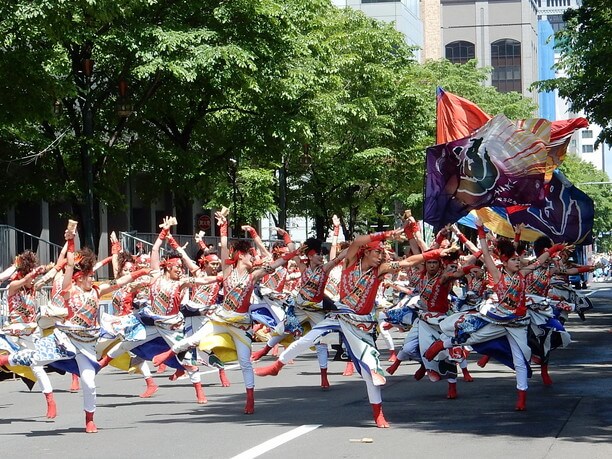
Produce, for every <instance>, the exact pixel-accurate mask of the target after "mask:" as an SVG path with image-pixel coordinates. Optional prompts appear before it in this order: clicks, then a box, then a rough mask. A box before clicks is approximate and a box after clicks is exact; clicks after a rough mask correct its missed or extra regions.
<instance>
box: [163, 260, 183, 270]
mask: <svg viewBox="0 0 612 459" xmlns="http://www.w3.org/2000/svg"><path fill="white" fill-rule="evenodd" d="M182 264H183V262H182V260H181V259H180V258H167V259H165V260H163V261H162V262H161V263H160V265H161V267H162V268H171V267H173V266H181V265H182Z"/></svg>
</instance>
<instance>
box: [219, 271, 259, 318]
mask: <svg viewBox="0 0 612 459" xmlns="http://www.w3.org/2000/svg"><path fill="white" fill-rule="evenodd" d="M254 287H255V284H254V282H253V276H252V275H251V274H250V273H247V274H245V275H243V276H239V275H238V272H237V271H236V269H233V270H232V272H231V274H230V275H229V276H227V277H226V278H225V279H224V280H223V292H224V296H223V303H222V308H223V309H226V310H228V311H233V312H237V313H241V314H244V313H246V312H248V311H249V306H250V305H251V294H252V293H253V288H254Z"/></svg>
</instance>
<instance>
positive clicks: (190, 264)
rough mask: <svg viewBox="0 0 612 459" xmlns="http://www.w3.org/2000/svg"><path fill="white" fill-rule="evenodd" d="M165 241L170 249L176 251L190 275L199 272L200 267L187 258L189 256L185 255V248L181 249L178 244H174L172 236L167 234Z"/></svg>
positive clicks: (174, 240)
mask: <svg viewBox="0 0 612 459" xmlns="http://www.w3.org/2000/svg"><path fill="white" fill-rule="evenodd" d="M166 241H167V242H168V244H169V245H170V247H172V249H174V250H176V251H177V252H178V253H179V255H180V256H181V259H182V260H183V262H184V263H185V266H187V269H188V270H189V272H190V273H191V274H194V273H196V272H198V271H199V270H200V267H199V266H198V264H197V263H196V262H195V261H193V260H192V259H191V258H190V257H189V255H187V252H186V251H185V248H184V247H181V246H180V245H179V243H178V242H176V239H174V238H173V237H172V234H170V233H168V236H167V237H166Z"/></svg>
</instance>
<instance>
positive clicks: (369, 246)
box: [256, 228, 449, 428]
mask: <svg viewBox="0 0 612 459" xmlns="http://www.w3.org/2000/svg"><path fill="white" fill-rule="evenodd" d="M402 232H403V229H402V228H399V229H396V230H393V231H386V232H382V233H375V234H366V235H362V236H357V237H356V238H355V240H354V241H353V242H352V243H351V245H350V246H349V248H348V252H347V256H346V262H347V267H346V268H345V269H344V271H343V272H342V279H341V283H340V300H339V302H337V303H336V307H337V308H338V309H337V310H335V311H331V312H329V313H328V315H327V317H326V319H325V320H323V321H322V322H319V323H318V324H317V325H315V327H314V328H313V329H312V330H311V331H310V332H308V333H307V334H306V335H304V336H303V337H302V338H301V339H300V340H298V341H296V342H294V343H292V344H291V345H290V346H289V347H288V348H287V349H286V350H285V351H284V352H283V353H282V354H281V355H280V357H279V359H278V360H277V361H276V362H275V363H274V364H272V365H270V366H267V367H263V368H258V369H257V370H256V373H257V374H258V375H259V376H275V375H277V374H278V373H279V372H280V371H281V369H282V368H283V367H284V366H285V365H286V364H287V363H288V362H289V361H291V360H292V359H294V358H295V357H297V356H298V355H300V354H301V353H302V352H303V351H305V350H306V349H308V348H310V347H311V346H313V345H314V344H316V343H318V342H319V340H320V339H321V337H322V336H324V335H326V334H328V333H330V332H341V333H342V336H343V340H344V344H345V346H346V349H347V351H348V352H349V354H350V356H351V359H352V360H353V362H354V364H355V367H356V368H357V370H358V371H359V373H360V374H361V376H362V378H363V379H364V381H365V383H366V387H367V392H368V398H369V401H370V404H371V406H372V412H373V417H374V421H375V423H376V426H377V427H380V428H386V427H389V423H388V422H387V420H386V419H385V417H384V414H383V411H382V394H381V386H382V385H384V384H385V382H386V381H385V378H384V376H383V370H382V368H381V367H380V362H379V355H380V354H379V352H378V350H377V349H376V347H375V344H374V339H373V336H372V332H373V331H374V328H375V327H376V319H375V318H374V317H373V315H372V311H373V308H374V298H375V296H376V292H377V290H378V285H379V283H380V282H381V278H382V276H384V275H385V274H386V273H389V272H397V271H399V270H400V269H401V268H404V267H409V266H413V265H415V264H418V263H421V262H423V261H424V260H426V259H428V257H431V256H433V255H434V254H435V255H436V256H437V255H441V254H442V255H445V254H446V253H448V252H449V250H448V249H439V250H436V251H432V252H431V253H430V254H421V255H413V256H411V257H409V258H407V259H405V260H402V261H393V262H390V263H383V254H384V245H383V242H384V241H385V240H387V239H393V238H397V237H398V236H399V235H400V234H401V233H402Z"/></svg>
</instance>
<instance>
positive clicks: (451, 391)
mask: <svg viewBox="0 0 612 459" xmlns="http://www.w3.org/2000/svg"><path fill="white" fill-rule="evenodd" d="M446 398H448V399H450V400H453V399H456V398H457V383H454V382H449V383H448V392H447V393H446Z"/></svg>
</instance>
